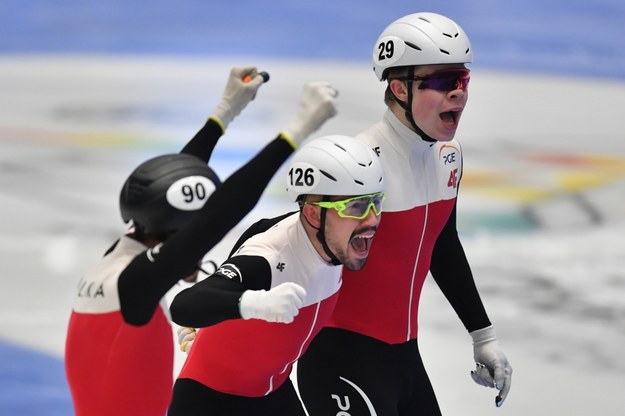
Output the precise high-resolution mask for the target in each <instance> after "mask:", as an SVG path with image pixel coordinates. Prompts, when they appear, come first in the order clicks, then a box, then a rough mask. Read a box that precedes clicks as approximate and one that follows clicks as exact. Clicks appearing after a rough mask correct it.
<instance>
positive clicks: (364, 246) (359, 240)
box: [349, 234, 373, 256]
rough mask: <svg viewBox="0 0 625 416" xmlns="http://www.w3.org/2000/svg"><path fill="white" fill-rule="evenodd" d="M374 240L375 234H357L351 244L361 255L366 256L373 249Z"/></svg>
mask: <svg viewBox="0 0 625 416" xmlns="http://www.w3.org/2000/svg"><path fill="white" fill-rule="evenodd" d="M372 241H373V234H371V235H357V236H355V237H353V238H352V239H351V240H350V242H349V245H350V246H351V248H352V249H353V250H354V251H355V252H356V254H358V255H360V256H366V255H367V254H369V250H370V249H371V242H372Z"/></svg>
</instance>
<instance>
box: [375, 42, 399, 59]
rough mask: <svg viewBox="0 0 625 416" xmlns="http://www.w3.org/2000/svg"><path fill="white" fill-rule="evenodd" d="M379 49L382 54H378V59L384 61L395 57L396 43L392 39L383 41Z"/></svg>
mask: <svg viewBox="0 0 625 416" xmlns="http://www.w3.org/2000/svg"><path fill="white" fill-rule="evenodd" d="M378 49H379V50H380V54H379V55H378V60H379V61H383V60H385V59H388V58H392V57H393V51H394V49H395V44H394V43H393V41H392V40H387V41H386V42H382V43H380V44H379V45H378Z"/></svg>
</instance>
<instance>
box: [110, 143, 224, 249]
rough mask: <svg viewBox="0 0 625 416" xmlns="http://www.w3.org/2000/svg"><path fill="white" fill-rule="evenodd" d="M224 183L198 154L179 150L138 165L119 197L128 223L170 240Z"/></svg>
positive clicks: (161, 238) (140, 231)
mask: <svg viewBox="0 0 625 416" xmlns="http://www.w3.org/2000/svg"><path fill="white" fill-rule="evenodd" d="M220 184H221V182H220V181H219V178H218V177H217V175H216V174H215V172H214V171H213V170H212V169H211V168H210V167H208V165H207V164H206V163H205V162H204V161H203V160H201V159H200V158H198V157H195V156H192V155H189V154H184V153H177V154H168V155H163V156H158V157H155V158H153V159H150V160H148V161H146V162H144V163H142V164H141V165H139V167H137V168H136V169H135V170H134V171H133V172H132V173H131V174H130V176H129V177H128V179H126V183H124V186H123V187H122V191H121V194H120V196H119V207H120V210H121V214H122V219H123V220H124V222H128V221H130V220H132V221H133V224H134V225H135V227H136V229H137V231H138V232H139V233H143V234H149V235H151V236H154V237H156V238H157V239H159V240H164V239H166V238H167V237H168V236H169V235H170V234H171V233H173V232H175V231H176V230H178V228H180V227H181V226H182V225H183V224H185V223H186V222H187V221H189V220H190V219H191V218H192V217H193V216H194V215H195V214H196V213H197V211H198V210H200V209H201V208H202V207H203V206H204V203H205V202H206V200H207V199H208V197H209V196H210V194H211V193H213V191H214V190H215V188H216V187H217V186H219V185H220Z"/></svg>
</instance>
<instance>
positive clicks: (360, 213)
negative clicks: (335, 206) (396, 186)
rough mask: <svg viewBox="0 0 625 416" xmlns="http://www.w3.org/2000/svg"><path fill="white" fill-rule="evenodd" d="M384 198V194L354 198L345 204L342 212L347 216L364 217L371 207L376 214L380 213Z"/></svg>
mask: <svg viewBox="0 0 625 416" xmlns="http://www.w3.org/2000/svg"><path fill="white" fill-rule="evenodd" d="M383 199H384V197H383V196H382V195H374V196H370V197H365V198H358V199H353V200H351V201H349V202H347V203H346V204H345V208H344V209H343V210H342V211H341V214H342V215H343V216H345V217H350V218H358V219H362V218H365V217H366V216H367V215H368V214H369V208H370V207H371V208H373V212H374V213H375V215H380V213H381V212H382V201H383Z"/></svg>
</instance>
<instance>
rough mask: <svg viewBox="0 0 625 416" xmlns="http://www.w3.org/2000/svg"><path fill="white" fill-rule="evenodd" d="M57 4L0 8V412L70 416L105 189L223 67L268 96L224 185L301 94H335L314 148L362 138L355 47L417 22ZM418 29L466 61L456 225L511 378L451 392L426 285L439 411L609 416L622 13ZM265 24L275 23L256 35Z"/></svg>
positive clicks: (619, 322) (370, 102) (616, 318)
mask: <svg viewBox="0 0 625 416" xmlns="http://www.w3.org/2000/svg"><path fill="white" fill-rule="evenodd" d="M55 3H56V4H54V5H52V3H46V2H44V1H43V0H38V1H33V2H28V4H27V5H25V4H23V2H18V1H17V0H5V1H3V2H1V3H0V35H1V36H0V169H1V171H2V174H1V175H0V182H1V184H2V186H1V187H0V210H1V211H0V212H1V213H2V215H0V229H1V230H2V233H1V234H0V265H1V270H2V276H1V278H0V357H2V359H1V360H0V414H2V415H4V414H18V413H19V414H27V415H69V414H72V410H71V403H70V399H69V392H68V389H67V385H66V382H65V378H64V372H63V363H62V356H63V348H64V338H65V329H66V326H67V320H68V318H69V313H70V310H71V302H72V295H73V293H74V290H76V287H77V283H78V280H79V279H80V276H81V275H82V273H84V272H85V270H87V269H88V268H89V267H90V266H91V265H92V264H94V263H95V261H97V259H98V258H99V257H100V256H101V255H102V254H103V253H104V251H105V250H106V249H107V248H108V247H109V245H110V244H111V243H112V242H113V241H114V240H115V239H116V238H117V237H118V236H119V235H120V234H121V233H123V232H124V231H125V228H124V224H123V223H122V221H121V218H120V216H119V213H118V208H117V198H118V192H119V189H120V187H121V184H122V182H123V180H124V179H125V177H126V176H127V174H128V173H129V172H130V171H131V170H132V169H133V168H134V167H135V166H136V165H137V164H138V163H140V162H142V161H143V160H145V159H147V158H149V157H152V156H154V155H156V154H160V153H165V152H177V151H178V150H180V147H181V146H182V145H183V144H184V143H186V141H187V140H188V139H189V138H190V137H191V136H192V135H193V134H195V132H196V131H197V130H198V129H199V128H200V127H201V125H202V124H203V122H204V120H205V118H206V116H207V115H208V114H209V113H210V112H211V111H212V109H213V108H214V107H215V105H216V104H217V100H218V98H219V96H220V95H221V93H222V90H223V86H224V85H225V81H226V79H227V75H228V71H229V69H230V68H231V67H232V66H234V65H246V64H250V63H251V64H255V65H257V66H258V67H259V69H262V70H266V71H267V72H269V73H270V74H271V80H270V82H268V83H267V84H265V85H263V86H262V87H261V90H260V91H259V94H258V96H257V97H256V99H255V100H254V101H253V102H252V103H251V104H250V105H249V106H248V108H247V109H246V110H245V111H244V112H243V113H242V114H241V115H240V116H239V117H237V119H235V121H234V122H233V123H232V125H231V126H230V128H229V130H228V132H227V133H226V135H225V136H224V137H223V138H222V139H221V141H220V143H219V144H218V146H217V149H216V150H215V153H214V156H213V159H212V161H211V165H212V166H213V167H214V169H215V170H216V171H217V172H218V174H219V175H220V176H221V177H222V178H224V177H226V176H228V175H229V174H230V173H231V172H233V171H234V170H235V169H236V168H237V167H238V166H240V165H242V164H243V163H245V161H246V160H247V159H248V158H249V157H251V156H252V155H253V154H254V153H255V152H256V151H257V150H258V149H260V147H261V146H263V145H264V144H265V143H267V142H268V141H270V140H271V139H272V138H273V137H275V135H276V134H277V132H278V130H279V129H280V128H281V127H282V126H284V125H285V123H286V122H287V121H288V119H289V117H290V115H291V114H292V108H291V105H292V103H295V102H297V99H298V97H299V94H300V91H301V87H302V85H303V84H304V82H306V81H308V80H317V79H318V80H327V81H330V82H331V83H332V84H333V85H334V86H336V87H337V89H338V90H339V91H340V96H339V114H338V116H337V117H335V118H334V119H332V120H331V121H329V122H328V123H327V124H326V125H325V126H324V127H323V128H322V129H321V130H320V131H319V132H317V133H316V134H315V136H321V135H324V134H330V133H336V132H341V133H343V134H356V133H358V132H359V131H361V130H363V129H364V128H366V127H368V126H369V125H370V124H372V123H374V122H376V121H377V120H379V119H380V117H381V114H382V112H383V111H384V104H383V102H382V96H383V91H384V85H383V84H381V83H379V82H377V80H376V79H375V77H374V76H373V73H372V71H371V69H370V64H369V62H368V59H369V55H370V53H371V52H370V50H371V45H370V43H371V42H372V39H374V38H375V37H376V36H377V34H378V32H379V31H380V30H381V29H382V28H383V27H384V26H386V25H387V24H388V23H389V22H390V21H391V20H392V19H393V18H396V17H399V16H401V15H403V14H407V13H409V12H412V11H416V10H413V8H414V4H413V3H409V2H404V1H401V2H397V5H396V6H393V8H390V7H389V6H388V5H385V4H382V3H379V4H378V3H374V2H372V1H365V2H362V1H361V2H356V1H355V0H346V1H345V2H341V3H340V4H339V3H337V2H333V3H330V2H326V1H325V0H324V1H321V0H320V1H317V2H309V1H303V2H297V3H298V4H297V5H294V4H290V3H289V2H286V1H284V0H282V1H278V2H272V3H271V4H265V5H264V6H263V7H264V8H263V9H260V8H259V7H258V6H257V5H256V4H255V3H253V2H244V3H245V4H246V5H247V6H248V7H247V8H246V7H239V6H236V7H235V6H234V5H232V4H228V3H227V2H222V1H217V2H211V4H210V7H209V6H208V4H207V5H205V6H203V5H199V4H195V3H193V4H191V3H190V2H189V3H187V2H182V3H181V4H180V5H177V6H176V9H175V10H174V9H172V7H173V6H171V5H168V4H165V2H160V1H159V2H156V3H154V2H152V3H150V5H151V7H147V6H146V4H147V3H146V2H133V4H132V5H130V4H127V2H126V3H124V2H121V1H119V0H115V1H112V2H107V3H106V4H107V6H106V7H104V4H102V5H99V4H97V3H95V2H80V3H79V2H77V1H69V0H64V1H62V2H58V3H57V2H55ZM335 3H336V4H335ZM235 8H236V10H235ZM431 11H437V12H440V13H443V14H447V15H449V16H451V17H453V18H454V19H456V20H457V21H458V22H460V23H461V24H462V25H463V27H464V29H465V30H466V31H467V32H468V33H469V36H470V37H471V39H472V41H473V46H474V49H475V51H476V55H475V56H476V62H475V64H474V65H471V69H472V73H471V84H470V95H471V98H470V100H469V104H468V107H467V109H466V110H465V113H464V114H463V116H462V117H463V118H462V122H461V126H460V129H459V131H458V134H457V138H458V139H459V141H460V143H461V144H462V146H463V153H464V176H463V178H462V182H461V189H460V199H459V216H458V221H459V229H460V232H461V234H462V235H461V237H462V239H463V241H464V243H465V249H466V251H467V255H468V257H469V260H470V262H471V264H472V265H473V271H474V275H475V277H476V281H477V284H478V286H479V287H480V290H481V292H482V295H483V298H484V301H485V304H486V307H487V309H488V310H489V314H490V315H491V318H492V319H493V320H494V323H495V325H496V327H497V331H498V334H499V337H500V339H501V342H502V345H503V347H504V351H506V353H507V354H508V355H509V358H510V361H511V363H512V366H513V368H514V370H515V373H514V376H513V388H512V390H511V393H510V396H509V399H508V400H507V402H506V404H505V406H504V407H503V408H501V409H496V408H495V407H494V405H493V403H492V402H493V400H492V399H493V398H494V395H493V394H492V391H491V390H487V389H483V388H482V387H479V386H475V385H473V382H472V381H471V380H470V378H469V375H468V373H469V371H470V370H471V368H472V365H473V363H472V355H471V354H472V352H471V346H470V339H469V338H468V336H467V335H466V332H465V331H464V329H463V328H462V327H461V324H460V322H459V320H458V319H456V318H455V315H454V313H453V311H452V310H451V308H450V307H449V305H448V304H447V303H446V300H445V299H444V298H443V297H442V295H441V294H440V292H439V291H438V289H437V288H436V287H435V284H434V283H433V282H432V281H429V282H427V283H426V287H425V288H424V294H423V297H422V299H423V300H422V304H421V311H422V313H421V322H420V328H421V329H420V331H421V339H422V341H421V342H422V354H423V355H424V357H425V358H424V359H425V362H426V365H429V367H430V368H429V370H430V371H429V373H430V376H431V378H432V382H433V384H434V388H435V390H436V391H437V395H438V397H439V402H440V403H441V407H442V409H443V412H444V414H463V415H486V416H488V415H491V414H492V415H495V414H497V415H504V414H505V415H507V416H520V415H528V414H545V415H551V414H554V415H560V414H561V415H567V416H568V415H584V414H588V413H589V412H591V411H597V410H601V411H602V413H603V414H606V415H620V414H622V412H623V409H625V399H624V398H623V397H622V393H621V392H620V391H621V390H622V386H623V385H625V359H623V358H622V350H623V347H625V324H624V322H625V243H624V239H623V235H625V140H624V139H625V137H624V136H625V133H623V129H622V119H623V116H622V107H623V105H622V97H623V96H625V50H623V48H622V45H625V30H624V29H623V27H622V21H623V20H624V19H625V6H624V5H623V4H621V2H616V1H599V2H595V3H582V2H578V1H573V2H563V1H556V2H550V3H549V4H545V3H540V2H538V1H529V2H511V3H507V4H506V6H505V7H504V5H498V4H493V3H492V2H486V3H483V4H479V5H478V4H464V3H463V2H459V1H457V2H456V1H452V2H449V4H447V3H446V4H445V5H439V4H438V3H436V4H435V5H433V6H432V8H431ZM235 12H236V13H235ZM235 15H236V18H237V19H239V20H237V21H236V22H235V21H234V20H233V19H235V17H234V16H235ZM273 16H283V17H284V19H283V20H282V23H281V24H273V23H272V24H267V22H268V21H273V20H272V19H273ZM207 21H210V22H211V24H207ZM233 22H234V23H233ZM311 22H314V24H313V23H311ZM322 23H323V24H322ZM241 27H244V28H245V30H244V32H245V33H242V31H241V29H240V28H241ZM579 28H584V30H580V29H579ZM289 29H291V30H290V31H289ZM296 29H297V30H296ZM260 33H262V36H260V35H257V34H260ZM284 33H289V36H285V35H284ZM250 34H253V35H254V36H250ZM9 35H10V36H9ZM606 39H607V40H606ZM283 174H284V172H282V171H281V172H278V174H277V175H276V177H275V178H274V180H273V181H272V183H271V185H270V186H269V188H268V189H267V191H266V192H265V194H264V196H263V199H262V200H261V202H260V203H259V204H258V206H257V207H256V208H255V209H254V211H253V212H252V213H250V214H249V215H248V216H247V217H246V218H245V219H244V220H243V221H242V223H241V224H240V225H239V226H238V227H237V228H235V229H234V230H233V231H232V232H231V233H229V235H228V236H227V238H226V239H225V240H224V241H223V242H222V243H221V244H220V245H218V246H217V247H216V248H215V249H214V250H212V251H211V252H210V253H207V259H209V260H212V261H214V262H216V263H219V262H220V261H222V260H223V259H224V258H225V256H226V255H227V253H228V251H229V249H230V246H231V245H232V244H233V242H234V241H235V240H236V239H237V238H238V236H239V234H240V233H241V232H242V231H243V230H244V229H245V228H246V226H247V225H249V224H250V223H251V222H252V221H253V220H255V219H258V218H259V217H269V216H274V215H278V214H281V213H283V212H285V211H287V210H293V209H295V206H293V204H290V203H289V202H288V201H287V200H286V198H285V191H284V186H283ZM183 287H184V286H183V285H182V284H181V285H180V287H178V288H176V289H174V290H172V293H170V294H169V295H168V297H169V298H170V297H171V296H173V294H174V293H175V292H176V291H177V290H180V289H182V288H183ZM146 342H149V340H146ZM177 354H178V355H177V362H178V365H180V364H181V363H182V360H183V359H184V356H183V355H182V354H180V353H177ZM491 396H492V397H491Z"/></svg>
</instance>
